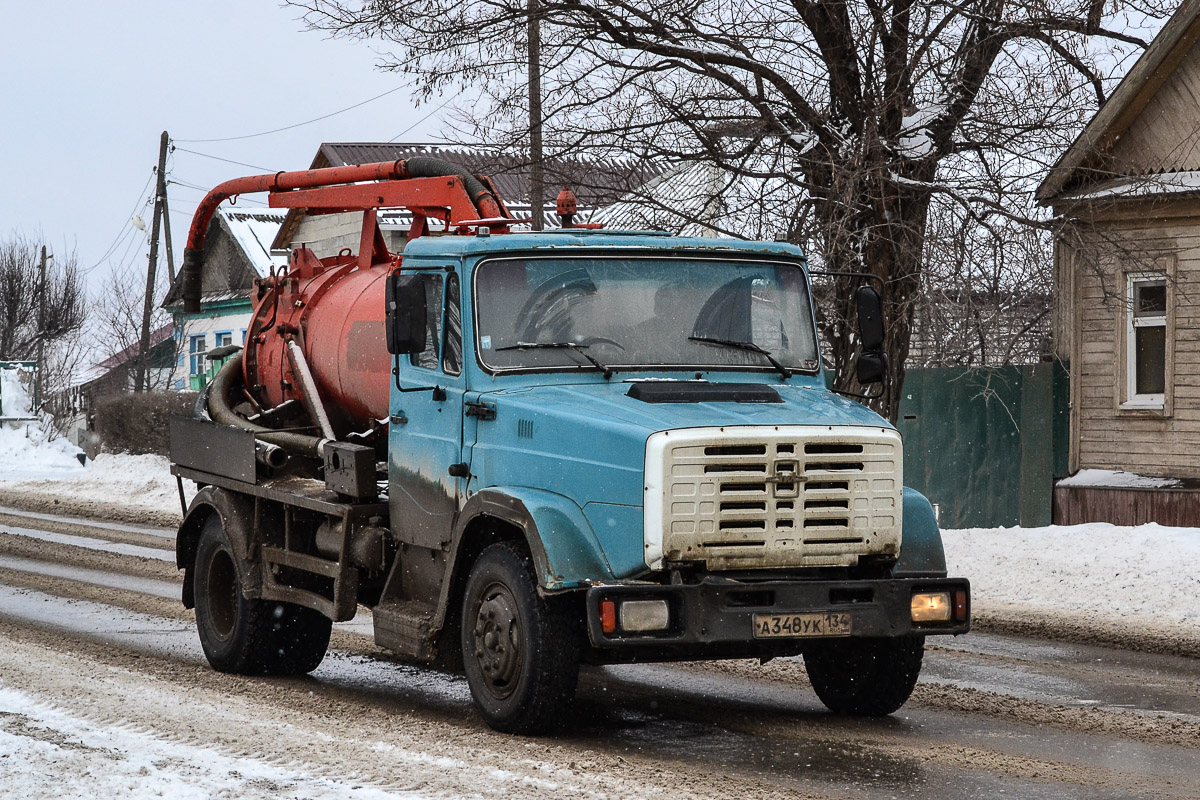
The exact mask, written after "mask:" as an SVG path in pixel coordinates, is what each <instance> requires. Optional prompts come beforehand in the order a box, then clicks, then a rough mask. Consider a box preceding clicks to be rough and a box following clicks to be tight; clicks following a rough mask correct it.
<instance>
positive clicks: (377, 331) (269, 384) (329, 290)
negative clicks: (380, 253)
mask: <svg viewBox="0 0 1200 800" xmlns="http://www.w3.org/2000/svg"><path fill="white" fill-rule="evenodd" d="M394 266H395V263H394V262H390V261H385V262H381V263H377V264H373V265H371V266H369V267H363V266H362V265H361V264H360V263H359V261H358V258H357V256H353V255H349V254H343V255H340V256H335V257H333V258H326V259H318V258H317V256H316V254H314V253H313V252H312V251H311V250H309V249H308V248H299V249H297V250H295V251H293V253H292V256H291V258H290V259H289V262H288V267H287V270H286V272H281V273H279V274H276V275H271V276H269V277H267V278H261V279H259V280H258V281H256V284H257V291H256V295H257V299H256V301H255V307H254V315H253V318H252V320H251V323H250V328H249V330H248V331H247V333H246V348H245V355H244V358H243V366H244V369H245V380H246V390H247V393H248V394H249V395H250V397H251V398H252V399H253V401H254V402H255V403H257V404H258V405H259V406H260V407H261V408H262V410H263V411H267V410H269V409H272V408H275V407H277V406H279V405H281V404H282V403H284V402H285V401H287V400H295V401H297V402H299V403H301V404H307V398H305V397H304V394H303V388H302V384H301V381H300V380H299V377H298V375H297V372H296V365H295V363H294V361H293V356H291V355H289V353H288V346H287V344H288V342H289V341H295V342H296V344H297V345H298V346H299V348H300V352H301V353H303V356H304V358H305V359H306V360H307V362H308V366H309V369H310V370H311V372H312V375H313V378H314V380H315V383H316V385H317V391H318V393H319V395H320V399H321V402H322V403H323V404H324V406H325V410H326V412H327V413H328V415H329V419H330V422H331V423H332V425H333V428H334V431H335V433H336V434H337V435H338V436H339V437H341V436H344V435H345V434H347V433H350V432H353V431H362V430H366V429H367V428H368V427H370V421H371V420H381V419H384V418H386V417H387V415H388V389H389V385H390V380H391V356H390V355H389V354H388V352H387V343H386V338H385V335H384V291H385V286H386V283H387V282H386V278H387V275H388V273H389V271H390V270H391V269H392V268H393V267H394Z"/></svg>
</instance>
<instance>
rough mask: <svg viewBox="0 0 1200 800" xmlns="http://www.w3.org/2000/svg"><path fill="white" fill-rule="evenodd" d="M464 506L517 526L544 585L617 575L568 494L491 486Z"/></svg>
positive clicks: (580, 583)
mask: <svg viewBox="0 0 1200 800" xmlns="http://www.w3.org/2000/svg"><path fill="white" fill-rule="evenodd" d="M472 507H474V508H472ZM463 511H464V512H467V514H466V516H468V517H473V516H475V514H474V513H471V512H472V511H475V512H477V513H480V512H481V513H488V514H490V515H494V516H498V517H501V518H503V519H507V520H508V521H510V522H513V523H515V524H516V525H518V526H519V527H520V528H521V529H522V531H523V532H524V534H525V540H526V542H527V543H528V544H529V552H530V553H531V554H532V556H533V563H534V566H535V568H536V569H537V574H538V583H539V584H540V585H541V586H542V588H544V589H547V590H550V591H554V590H559V589H574V588H578V587H580V586H587V585H588V584H589V583H591V582H593V581H609V580H614V576H613V571H612V568H611V567H610V566H609V564H608V560H607V559H606V558H605V556H604V551H603V549H602V548H601V546H600V540H599V539H598V538H597V537H596V532H595V531H594V530H593V529H592V526H591V524H590V523H589V522H588V520H587V517H585V516H584V514H583V509H581V508H580V507H579V506H578V505H577V504H576V503H575V501H574V500H571V499H570V498H569V497H564V496H563V495H560V494H555V493H554V492H548V491H545V490H544V489H532V488H529V487H526V486H491V487H488V488H487V489H484V490H483V491H481V492H479V493H478V494H476V495H474V496H473V497H472V498H471V499H470V500H469V501H467V505H466V507H464V509H463Z"/></svg>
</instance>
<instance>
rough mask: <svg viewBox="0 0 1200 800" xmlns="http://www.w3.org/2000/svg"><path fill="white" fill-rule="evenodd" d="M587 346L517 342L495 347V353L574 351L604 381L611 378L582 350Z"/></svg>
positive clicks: (604, 367)
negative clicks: (598, 372)
mask: <svg viewBox="0 0 1200 800" xmlns="http://www.w3.org/2000/svg"><path fill="white" fill-rule="evenodd" d="M587 346H588V345H586V344H579V343H578V342H517V343H516V344H510V345H506V346H504V347H497V348H496V350H495V352H497V353H500V352H503V351H505V350H574V351H575V352H576V353H579V355H581V356H583V357H584V358H586V359H587V360H588V361H590V362H592V365H593V366H594V367H595V368H596V369H598V370H600V371H601V372H602V373H603V374H604V379H605V380H608V379H609V378H611V377H612V375H613V371H612V370H611V369H609V368H608V367H606V366H605V365H603V364H601V363H600V362H599V361H597V360H596V359H595V358H593V357H592V356H591V355H590V354H589V353H587V352H586V351H585V350H584V348H586V347H587Z"/></svg>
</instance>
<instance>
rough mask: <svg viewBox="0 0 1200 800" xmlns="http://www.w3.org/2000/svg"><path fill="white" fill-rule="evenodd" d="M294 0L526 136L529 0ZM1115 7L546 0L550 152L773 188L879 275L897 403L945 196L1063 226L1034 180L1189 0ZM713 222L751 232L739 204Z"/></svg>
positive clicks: (893, 405) (1055, 2)
mask: <svg viewBox="0 0 1200 800" xmlns="http://www.w3.org/2000/svg"><path fill="white" fill-rule="evenodd" d="M291 4H292V5H294V6H297V7H299V8H302V9H304V11H305V19H306V21H307V22H308V24H309V25H310V26H312V27H314V28H320V29H323V30H327V31H331V32H333V33H335V34H341V35H347V36H353V37H362V38H376V39H384V40H387V41H390V42H392V43H393V44H394V46H395V51H394V53H393V57H392V58H389V59H388V60H387V61H386V62H385V64H384V66H385V67H387V68H391V69H396V70H401V71H406V72H412V73H415V74H417V75H419V76H420V77H421V79H422V83H421V86H422V88H423V90H424V91H425V92H426V93H427V95H432V94H434V93H437V92H441V91H446V90H449V89H451V88H453V87H455V86H472V87H475V88H476V89H477V90H478V91H482V93H483V94H482V97H477V96H475V95H473V102H472V104H471V108H470V109H469V110H467V109H465V110H466V111H467V112H468V113H467V115H466V116H465V117H464V119H463V121H464V123H466V128H465V130H470V131H472V132H474V133H475V134H476V135H478V136H480V137H481V138H484V139H485V140H486V141H492V142H496V143H505V144H508V145H510V146H513V147H520V146H523V145H525V144H526V141H527V140H526V139H525V138H524V137H525V136H526V135H527V132H528V129H527V127H526V126H527V112H526V105H525V100H524V97H525V86H524V79H523V78H522V73H523V70H524V67H525V64H524V60H523V58H524V53H523V47H522V46H521V44H519V45H518V46H516V47H514V42H517V43H523V39H522V37H523V30H524V25H525V22H526V19H527V15H528V10H527V9H528V7H527V4H526V3H525V2H524V0H461V1H459V2H454V3H451V2H447V0H426V1H425V2H420V3H416V4H413V3H402V2H399V1H398V0H373V2H369V3H361V2H349V1H348V0H291ZM1119 6H1120V8H1119V9H1117V8H1114V7H1111V6H1107V5H1106V4H1104V3H1102V2H1100V0H1009V2H1005V0H962V2H953V3H951V2H931V3H915V2H913V0H653V1H651V0H539V3H538V5H537V8H538V14H539V22H540V28H541V37H542V56H543V57H542V61H543V90H544V93H545V98H544V103H543V113H542V116H543V119H544V120H545V129H544V136H545V143H546V148H547V153H548V154H550V153H553V152H559V153H565V152H571V153H579V152H584V151H587V152H590V153H592V154H594V155H595V156H597V157H605V156H611V157H624V158H642V159H653V160H657V161H659V162H660V163H661V162H666V163H674V164H689V163H703V164H708V165H712V166H715V167H717V168H718V169H719V170H720V172H721V173H722V174H726V175H728V176H730V180H731V181H733V182H736V181H745V180H750V181H754V180H757V181H761V182H764V184H763V185H767V184H772V185H775V186H777V189H773V190H772V196H773V198H774V199H775V200H776V201H777V203H776V204H775V205H774V206H772V207H768V208H765V209H764V211H763V213H762V214H760V216H766V215H769V216H770V217H771V218H773V219H774V220H775V226H776V229H777V230H779V231H780V232H781V233H782V234H783V235H786V236H788V237H789V238H791V239H792V240H793V241H797V242H799V243H802V244H804V245H805V246H806V249H807V250H808V252H809V253H810V257H811V258H812V259H813V261H814V262H815V263H816V265H817V266H819V267H823V268H826V269H829V270H836V271H841V272H856V273H869V274H871V275H873V276H875V277H877V278H879V279H880V281H881V282H882V284H883V286H884V301H885V318H886V322H887V327H888V331H889V336H888V342H887V352H888V356H889V359H890V369H889V372H890V375H889V377H890V380H889V382H888V385H887V390H886V392H885V395H884V397H883V398H882V399H881V400H880V401H879V402H878V403H877V406H878V407H879V408H880V409H881V410H882V411H883V412H884V413H886V414H888V415H889V416H891V417H892V418H895V416H896V414H897V413H898V409H899V400H900V397H901V388H902V385H903V378H904V365H905V363H906V361H907V358H908V355H909V348H910V339H911V335H912V330H913V322H914V314H915V311H916V306H917V300H918V298H919V296H920V294H921V292H922V289H923V286H922V275H923V273H924V270H925V265H926V254H927V251H928V249H929V247H930V234H931V232H934V233H937V232H940V229H939V230H935V231H931V227H930V220H931V215H932V214H934V213H935V212H936V211H937V210H938V209H939V208H945V209H953V214H954V215H958V217H959V218H961V219H965V220H967V221H969V223H970V224H971V225H972V226H974V227H976V228H979V229H985V230H987V231H990V232H992V234H993V238H995V239H996V240H997V241H999V240H1000V237H1001V236H1002V235H1003V234H1004V232H1005V231H1006V230H1007V229H1006V227H1005V223H1006V221H1013V222H1018V223H1021V224H1035V225H1041V226H1043V227H1046V226H1048V224H1049V223H1047V222H1046V221H1045V220H1044V215H1041V214H1039V213H1037V212H1036V211H1035V210H1034V209H1033V208H1032V207H1031V203H1030V200H1029V199H1028V198H1029V194H1030V192H1031V190H1032V188H1033V185H1034V183H1035V182H1036V179H1037V177H1039V176H1040V175H1041V174H1043V173H1044V171H1045V170H1046V169H1047V168H1048V167H1049V165H1050V163H1052V162H1053V160H1054V159H1055V158H1056V156H1057V154H1058V153H1060V152H1062V151H1063V149H1065V147H1066V146H1068V145H1069V144H1070V142H1071V140H1072V138H1073V136H1074V134H1075V132H1076V131H1078V130H1079V128H1080V127H1081V126H1082V124H1083V123H1084V122H1085V121H1086V120H1087V119H1088V118H1089V117H1090V115H1091V114H1092V113H1093V112H1094V110H1095V108H1096V107H1097V105H1098V104H1099V103H1100V102H1102V101H1103V99H1104V97H1105V93H1106V91H1107V89H1108V76H1109V75H1110V74H1111V73H1112V71H1113V66H1114V65H1115V64H1116V63H1118V62H1119V61H1120V60H1121V59H1123V58H1126V57H1128V56H1129V55H1131V54H1134V53H1136V52H1138V51H1139V50H1140V49H1141V48H1144V47H1145V46H1146V41H1145V37H1144V36H1139V35H1136V34H1137V33H1138V31H1136V30H1133V27H1131V26H1132V25H1133V23H1132V22H1131V20H1134V21H1136V20H1139V19H1140V20H1147V19H1149V20H1156V19H1161V18H1162V17H1165V16H1166V14H1167V13H1168V12H1169V11H1170V10H1171V6H1173V4H1169V3H1166V2H1165V0H1133V2H1129V3H1125V4H1119ZM1149 27H1153V24H1150V25H1149ZM1131 31H1132V32H1131ZM646 199H647V202H649V203H651V204H652V203H653V202H654V198H653V197H649V196H648V197H647V198H646ZM935 201H937V202H936V203H935ZM939 204H940V205H939ZM709 210H711V209H709ZM952 216H953V215H952ZM714 227H715V228H716V229H717V230H721V231H723V232H727V233H732V234H734V235H745V233H744V232H743V228H744V225H743V220H739V219H737V218H725V219H719V220H718V224H717V225H715V226H714ZM761 227H762V226H758V228H759V229H760V230H756V231H755V233H756V234H757V233H761V232H762V231H761ZM858 281H859V279H857V278H841V279H838V280H837V281H836V282H835V285H834V297H835V298H836V304H835V308H834V309H833V310H834V314H833V318H832V322H831V325H830V333H831V334H832V335H831V338H830V343H831V345H832V349H831V354H832V359H833V361H834V365H835V366H836V367H837V368H838V377H837V384H836V385H837V387H838V388H840V389H844V390H848V391H855V390H857V389H859V388H860V387H858V386H857V384H856V381H855V379H854V375H853V370H851V369H847V368H846V367H847V366H848V365H850V364H852V363H853V360H854V356H855V353H856V347H857V344H856V337H855V336H854V334H853V326H854V319H853V315H854V312H853V304H852V302H851V297H852V293H853V288H854V286H855V284H856V283H857V282H858Z"/></svg>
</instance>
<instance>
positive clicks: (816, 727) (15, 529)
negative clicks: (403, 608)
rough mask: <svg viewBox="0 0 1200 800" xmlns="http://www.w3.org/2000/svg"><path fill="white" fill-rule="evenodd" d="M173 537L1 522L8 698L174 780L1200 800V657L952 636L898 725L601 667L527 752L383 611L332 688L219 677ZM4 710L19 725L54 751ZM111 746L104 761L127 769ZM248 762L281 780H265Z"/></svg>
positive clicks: (764, 680)
mask: <svg viewBox="0 0 1200 800" xmlns="http://www.w3.org/2000/svg"><path fill="white" fill-rule="evenodd" d="M171 536H172V532H171V531H167V530H162V529H150V528H140V527H137V526H130V525H125V524H118V523H108V522H99V521H83V520H78V519H72V518H65V517H56V516H52V515H45V514H37V515H35V514H29V513H27V512H20V511H16V510H14V509H0V690H12V691H16V692H20V693H22V694H21V695H20V696H21V697H29V698H33V699H34V701H36V703H38V704H41V705H38V706H37V707H38V708H45V709H50V710H49V711H46V712H45V713H47V714H49V713H51V711H53V713H54V714H61V715H63V719H64V720H70V721H71V722H70V725H75V726H77V727H78V726H84V727H87V728H88V729H95V730H100V731H109V732H110V733H111V735H113V736H118V735H119V736H136V737H140V738H139V739H138V742H140V744H138V745H137V746H138V747H140V748H144V749H146V750H147V752H153V753H159V756H158V757H157V758H158V760H157V761H154V762H153V763H154V765H155V767H154V768H155V769H158V768H160V767H162V765H164V764H166V765H170V764H172V763H175V762H173V761H172V759H176V760H177V761H178V765H177V766H178V770H179V771H186V769H187V768H188V767H186V766H185V765H186V764H189V763H190V764H194V763H195V762H196V759H197V756H196V754H197V753H201V752H202V753H204V754H206V755H205V757H204V759H201V761H202V763H211V764H213V765H216V766H214V767H213V768H214V769H218V768H221V769H227V771H228V772H229V774H230V775H234V776H236V777H237V779H239V780H241V781H242V784H240V785H239V789H238V794H240V795H241V796H254V797H258V796H261V797H269V796H275V795H276V794H278V793H286V794H287V795H288V796H314V797H315V796H324V795H322V794H321V793H320V791H324V790H320V791H319V789H320V787H326V789H327V788H328V787H329V786H334V787H337V789H338V792H341V793H344V794H345V796H364V797H366V796H380V797H385V796H404V797H460V796H485V797H496V796H505V797H507V798H526V797H560V796H564V795H566V794H572V795H577V796H580V797H613V798H617V797H620V798H624V797H654V798H656V800H657V799H658V798H663V799H669V798H685V797H686V798H689V799H690V800H694V799H695V798H696V797H697V796H702V797H712V798H725V797H728V798H746V797H756V798H757V797H779V798H784V797H787V798H795V797H813V798H842V797H866V798H895V797H938V798H978V797H1016V798H1132V797H1137V798H1149V797H1153V798H1195V797H1198V796H1200V661H1197V660H1195V659H1188V658H1183V657H1174V656H1168V655H1151V654H1139V653H1133V652H1127V651H1120V650H1113V649H1108V648H1102V647H1091V646H1086V645H1078V644H1061V643H1055V642H1051V641H1045V640H1033V639H1021V638H1015V637H1011V636H1002V635H997V634H991V633H987V632H975V633H972V634H970V635H968V636H964V637H960V638H957V639H953V640H942V639H936V640H934V639H931V640H930V643H929V647H928V648H927V654H926V661H925V668H924V670H923V673H922V678H921V683H920V684H919V685H918V688H917V691H916V692H915V694H914V696H913V699H912V700H911V701H910V702H909V704H908V705H906V706H905V707H904V708H903V709H902V710H901V711H900V712H899V713H897V714H896V715H894V716H892V717H890V718H887V719H881V720H848V719H841V718H838V717H834V716H832V715H830V714H828V713H826V711H825V710H824V708H823V706H821V704H820V702H819V701H818V700H817V698H816V696H815V695H814V694H813V692H812V690H811V688H810V687H809V686H808V683H807V680H806V678H805V677H804V670H803V665H802V664H801V663H800V662H799V661H797V660H791V659H778V660H775V661H772V662H770V663H768V664H766V665H760V664H759V663H758V662H757V661H753V662H751V661H731V662H719V663H704V664H690V665H639V666H629V667H619V668H616V667H609V668H599V669H587V670H585V672H584V674H583V676H582V678H581V690H580V703H579V707H578V711H577V714H576V716H575V719H574V723H573V724H572V726H571V729H570V730H569V732H563V733H560V734H559V735H557V736H554V737H545V738H520V737H511V736H504V735H501V734H496V733H494V732H492V731H490V730H488V729H487V728H486V727H485V726H484V725H483V724H482V723H481V722H480V721H479V719H478V717H476V716H475V715H474V713H473V711H472V709H471V705H470V699H469V694H468V691H467V688H466V685H465V682H464V681H463V680H462V679H461V678H460V677H458V676H453V675H446V674H442V673H439V672H436V671H433V670H430V669H426V668H423V667H419V666H415V665H411V664H408V663H405V662H403V661H400V660H397V659H394V658H392V657H390V656H389V655H388V654H386V653H384V652H383V651H381V650H379V649H378V648H377V647H375V645H374V644H373V642H372V639H371V637H370V620H369V617H366V616H362V617H360V618H359V619H356V620H354V621H352V622H350V623H344V624H340V625H338V626H337V628H336V630H335V633H334V638H333V642H332V645H331V647H332V649H331V651H330V654H329V656H328V657H327V658H326V660H325V662H324V663H323V664H322V666H321V667H320V668H319V669H318V670H317V671H316V673H314V675H313V676H312V677H309V678H302V679H273V678H243V677H237V676H229V675H221V674H217V673H215V672H213V671H212V670H210V669H209V668H208V666H207V664H206V662H205V661H204V658H203V655H202V653H201V651H200V646H199V642H198V640H197V639H196V635H195V631H194V627H193V624H194V620H193V617H192V614H191V612H188V611H186V610H185V609H184V608H183V606H182V604H181V603H180V602H179V600H178V597H179V583H180V576H179V574H178V573H177V572H176V570H175V566H174V560H173V551H172V546H173V540H172V538H171ZM5 696H6V695H4V694H3V691H0V734H4V733H7V734H8V735H11V736H26V737H28V736H31V735H42V738H46V737H47V736H48V734H37V733H36V732H37V731H44V730H45V729H44V727H38V726H37V725H33V724H32V723H31V722H30V720H29V719H28V718H27V717H26V716H23V715H24V714H25V712H19V713H18V712H14V711H11V710H6V709H4V707H3V706H4V702H5ZM13 697H16V695H13ZM10 702H13V703H15V702H16V700H10ZM31 702H33V701H31ZM63 725H68V723H67V722H63ZM31 731H33V732H34V733H30V732H31ZM60 738H61V737H60ZM67 739H70V737H67ZM3 741H4V740H3V739H0V748H2V746H3ZM14 741H15V740H14ZM64 741H66V739H64ZM71 741H74V740H73V739H71ZM80 741H83V740H82V739H81V740H80ZM114 741H116V740H115V739H114ZM79 746H80V747H82V746H83V745H79ZM101 749H104V748H101ZM107 749H108V750H110V751H111V752H109V753H108V754H107V755H104V756H103V757H104V758H106V759H108V761H106V762H104V763H106V764H108V763H111V762H112V761H113V759H117V760H118V761H119V760H120V758H124V756H114V755H113V753H116V752H117V751H118V750H119V748H116V747H115V746H114V747H113V748H107ZM181 754H186V755H181ZM71 757H72V758H74V757H78V758H80V759H84V758H86V757H89V756H88V754H86V753H83V754H76V755H72V756H71ZM96 757H97V758H100V756H96ZM221 759H234V760H237V759H242V761H240V762H237V765H235V766H232V767H221V766H220V764H224V763H225V762H224V761H221ZM246 759H250V760H252V761H253V762H254V763H255V764H258V765H259V767H256V768H261V769H263V770H268V771H270V775H271V776H273V777H269V778H267V777H260V778H255V779H254V780H251V779H250V778H247V777H246V775H245V773H246V769H247V768H246V766H245V764H246V763H248V762H246ZM68 761H69V759H68ZM64 763H66V762H64ZM80 763H87V762H80ZM5 768H6V767H5V765H4V763H3V762H2V761H0V776H3V775H4V774H5V773H4V770H5ZM105 768H106V769H107V768H109V767H105ZM162 768H165V767H162ZM193 768H194V767H193ZM142 770H143V772H142V773H141V774H146V773H145V770H146V767H142ZM271 770H273V771H271ZM151 771H152V772H153V770H151ZM263 774H264V775H265V774H267V773H266V772H264V773H263ZM281 776H283V777H281ZM130 780H131V781H136V780H137V776H136V774H134V775H133V777H132V778H130ZM364 792H371V793H374V794H363V793H364ZM2 793H3V792H0V794H2ZM67 794H68V795H69V792H68V793H67Z"/></svg>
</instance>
